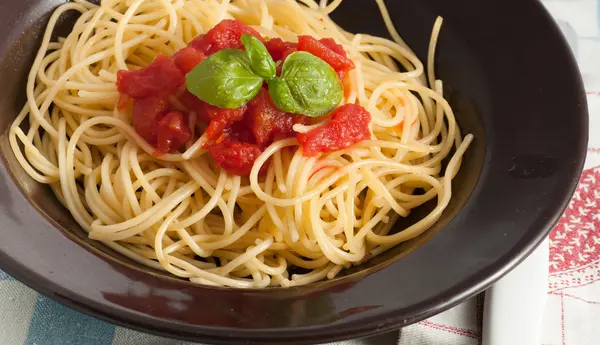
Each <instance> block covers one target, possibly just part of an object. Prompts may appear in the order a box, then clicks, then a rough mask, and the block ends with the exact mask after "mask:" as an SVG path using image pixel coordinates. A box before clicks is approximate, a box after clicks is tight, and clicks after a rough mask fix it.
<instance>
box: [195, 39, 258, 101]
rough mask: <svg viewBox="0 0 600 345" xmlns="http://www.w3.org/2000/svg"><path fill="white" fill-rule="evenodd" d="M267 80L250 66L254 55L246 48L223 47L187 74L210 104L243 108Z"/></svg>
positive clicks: (198, 92) (196, 92) (200, 96)
mask: <svg viewBox="0 0 600 345" xmlns="http://www.w3.org/2000/svg"><path fill="white" fill-rule="evenodd" d="M263 81H264V80H263V78H261V77H260V76H258V75H256V74H255V73H254V72H253V71H252V69H251V68H250V59H248V55H246V53H245V52H244V51H242V50H239V49H223V50H219V51H218V52H216V53H214V54H213V55H211V56H209V57H208V58H206V59H205V60H204V61H202V62H201V63H200V64H198V65H197V66H196V67H194V69H193V70H192V71H190V73H188V74H187V76H186V87H187V89H188V91H189V92H191V93H192V94H194V95H195V96H196V97H198V98H200V99H201V100H203V101H204V102H206V103H208V104H212V105H214V106H217V107H219V108H239V107H241V106H242V105H244V104H246V103H248V102H249V101H250V100H251V99H253V98H254V97H256V95H258V92H259V91H260V88H261V87H262V84H263Z"/></svg>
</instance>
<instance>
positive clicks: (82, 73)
mask: <svg viewBox="0 0 600 345" xmlns="http://www.w3.org/2000/svg"><path fill="white" fill-rule="evenodd" d="M376 1H377V4H378V5H379V7H380V9H381V13H382V20H383V21H384V22H385V24H386V25H387V27H388V29H389V32H390V34H391V37H393V41H392V40H388V39H385V38H380V37H374V36H371V35H367V34H352V33H349V32H346V31H344V30H343V29H341V28H340V27H339V26H337V25H336V24H335V23H334V22H333V21H332V20H331V19H330V17H329V14H330V13H331V12H332V11H334V10H335V8H336V7H338V6H339V5H340V3H341V0H334V1H326V0H322V1H320V2H319V1H317V0H300V1H294V0H230V1H228V0H102V1H101V3H100V5H97V4H93V3H90V2H86V1H84V0H74V1H72V2H69V3H66V4H64V5H62V6H60V7H59V8H58V9H57V10H56V11H55V12H54V14H53V15H52V17H51V18H50V22H49V24H48V27H47V30H46V33H45V36H44V38H43V41H42V43H41V48H40V50H39V53H38V55H37V57H36V59H35V62H34V64H33V66H32V68H31V72H30V74H29V78H28V84H27V90H26V91H27V104H26V105H25V106H24V108H23V110H22V111H21V113H20V114H19V115H18V116H17V118H16V120H15V122H14V123H13V125H12V127H11V128H10V136H9V139H10V144H11V147H12V149H13V151H14V154H15V156H16V158H17V159H18V161H19V162H20V164H21V165H22V166H23V168H24V170H25V171H26V172H27V173H28V174H29V175H30V176H31V177H32V178H33V179H35V180H37V181H38V182H40V183H44V184H48V185H49V186H50V187H51V188H52V190H53V191H54V193H55V194H56V196H57V198H58V200H59V201H60V202H61V203H62V204H63V205H64V206H65V207H66V208H68V209H69V211H70V212H71V214H72V215H73V217H74V218H75V219H76V221H77V222H78V223H79V224H80V225H81V227H82V228H83V229H85V230H86V231H87V232H89V236H90V238H92V239H95V240H98V241H101V242H103V243H104V244H106V245H107V246H109V247H110V248H112V249H114V250H116V251H118V252H120V253H121V254H123V255H125V256H127V257H129V258H131V259H133V260H136V261H138V262H140V263H142V264H145V265H148V266H150V267H153V268H157V269H161V270H166V271H168V272H170V273H172V274H173V275H175V276H178V277H182V278H187V279H190V280H191V281H192V282H195V283H199V284H210V285H219V286H229V287H238V288H263V287H268V286H282V287H288V286H295V285H301V284H308V283H311V282H315V281H319V280H323V279H332V278H334V277H335V276H336V275H337V274H338V273H339V272H340V271H341V270H342V269H344V268H347V267H350V266H351V265H358V264H360V263H362V262H364V261H365V260H368V259H369V258H371V257H373V256H376V255H379V254H381V253H382V252H384V251H386V250H388V249H389V248H391V247H393V246H395V245H397V244H399V243H401V242H403V241H406V240H409V239H411V238H414V237H416V236H418V235H420V234H421V233H423V232H424V231H426V230H427V229H428V228H430V227H431V225H432V224H433V223H435V222H436V221H437V220H438V219H439V217H440V215H441V214H442V212H443V211H444V209H445V208H446V206H447V205H448V203H449V201H450V198H451V196H452V191H451V189H452V188H451V182H452V179H453V178H454V176H455V175H456V173H457V172H458V170H459V168H460V164H461V157H462V155H463V154H464V152H465V150H466V149H467V146H468V145H469V143H470V142H471V141H472V136H471V135H467V136H466V137H465V138H464V139H463V138H462V137H461V134H460V130H459V128H458V126H457V123H456V121H455V118H454V115H453V112H452V109H451V108H450V106H449V104H448V102H447V101H446V100H445V99H444V97H443V93H442V82H441V81H440V80H436V78H435V76H434V71H433V60H434V50H435V46H436V41H437V37H438V33H439V30H440V27H441V19H438V20H437V21H436V22H435V23H434V26H433V33H432V38H431V43H430V51H429V58H428V61H427V65H426V66H424V64H423V63H422V62H421V61H420V60H419V59H418V58H417V57H416V55H415V54H414V53H413V51H412V50H411V49H410V48H409V47H408V46H407V45H406V44H405V43H404V41H403V40H402V39H401V37H400V36H399V35H398V33H397V32H396V30H395V29H394V26H393V24H392V21H391V19H390V17H389V14H388V12H387V9H386V8H385V5H384V3H383V0H376ZM73 11H75V12H79V13H80V16H79V18H78V20H77V21H76V23H75V25H74V27H73V29H72V31H71V32H70V34H69V35H68V36H67V37H59V38H58V39H57V40H56V41H52V37H53V31H54V28H55V26H56V25H57V23H58V22H59V19H60V18H61V16H62V15H63V14H64V13H66V12H73ZM223 22H225V23H229V24H231V23H237V24H235V25H233V24H231V25H233V26H231V27H234V26H235V27H237V28H242V29H241V31H240V30H238V31H235V30H233V29H231V30H230V31H228V33H227V35H229V36H227V40H229V41H227V42H230V43H227V42H225V41H223V40H220V41H219V40H217V41H213V42H210V44H212V46H211V45H205V46H204V48H205V50H204V51H201V52H200V53H199V54H200V55H202V56H201V57H199V58H197V61H195V62H194V63H193V64H192V65H191V66H189V67H190V68H194V65H196V64H198V63H199V62H200V61H201V60H203V59H206V56H208V55H210V54H212V53H213V52H209V51H208V50H209V47H213V48H214V45H215V44H217V45H218V44H221V43H223V42H225V43H226V44H238V43H237V42H238V40H239V39H240V37H239V36H240V34H241V33H242V31H243V32H246V33H251V34H253V35H254V36H255V37H258V38H259V39H260V41H262V43H264V44H265V45H266V47H267V48H269V52H270V53H271V55H273V58H274V59H275V60H278V59H279V60H283V59H284V58H285V57H284V56H279V57H278V59H277V58H275V54H274V53H273V51H274V50H277V46H281V47H283V48H285V49H293V51H298V50H302V49H301V46H302V43H301V42H299V36H300V37H311V38H312V40H311V41H310V42H312V43H314V46H318V47H321V48H323V49H325V50H327V54H330V55H331V54H337V55H331V56H334V57H335V58H337V57H342V56H343V57H344V59H347V60H344V61H349V63H348V65H351V67H352V68H342V69H343V71H342V70H339V69H337V70H336V72H338V74H339V78H340V81H342V83H340V85H342V84H343V96H340V97H343V98H342V100H341V104H339V106H340V107H339V108H337V109H342V108H343V109H346V108H344V107H345V106H346V105H348V106H349V105H352V106H351V107H354V108H352V109H355V110H356V109H359V111H358V113H360V114H363V115H364V114H366V115H365V116H366V117H365V116H363V117H362V118H361V119H362V120H364V119H365V118H366V119H367V122H366V124H365V126H364V127H363V128H362V132H361V133H363V134H364V136H361V135H362V134H361V135H359V136H357V137H356V138H354V139H355V140H351V141H347V142H343V143H342V142H340V141H338V142H337V144H335V143H334V144H333V146H330V147H329V148H327V147H325V146H327V145H331V143H329V144H327V145H325V146H323V145H321V146H319V143H317V145H316V146H314V145H313V147H312V149H311V150H312V152H308V151H309V149H308V146H307V145H308V144H307V142H308V141H307V140H308V139H306V138H309V137H311V133H321V134H323V133H325V134H327V133H336V132H335V131H333V132H323V131H324V130H325V129H327V130H328V131H329V130H331V128H333V127H334V126H333V124H334V122H335V121H337V120H336V116H337V115H336V111H333V115H332V113H328V114H325V116H321V117H314V118H310V119H308V120H306V119H305V120H299V121H297V118H298V117H297V116H301V117H302V118H304V116H302V115H294V116H291V115H290V114H287V115H285V114H284V113H281V114H284V115H282V116H288V115H289V116H290V117H289V119H290V121H291V122H288V124H289V126H288V127H289V128H287V132H286V133H285V135H281V134H282V133H278V134H279V135H276V136H273V137H269V138H268V140H266V141H262V140H259V139H260V138H262V137H260V138H259V137H256V138H254V137H253V138H251V139H248V140H249V141H252V143H251V144H247V143H245V142H244V143H238V144H239V145H248V147H252V148H253V149H252V150H253V151H252V150H250V151H244V150H245V149H244V150H239V151H235V152H233V153H232V152H231V151H227V150H225V149H222V147H221V146H219V145H222V143H221V140H222V136H219V134H223V133H230V132H227V131H228V130H230V127H231V126H234V125H235V124H233V125H232V123H233V122H231V121H230V122H226V121H225V122H220V123H216V124H217V125H219V124H220V127H219V126H217V127H214V126H213V125H215V123H214V122H206V121H209V120H210V119H207V120H206V119H205V120H206V121H205V122H206V123H201V122H203V120H202V117H201V116H200V114H198V113H197V112H195V111H193V110H192V109H188V108H187V107H186V104H185V102H183V104H182V102H178V100H177V97H171V98H168V100H169V105H168V107H169V109H170V110H169V112H168V114H166V115H165V114H164V112H166V110H165V111H164V112H162V110H161V116H163V117H162V119H163V120H161V121H158V122H157V123H155V124H154V125H152V121H154V120H156V119H152V118H149V119H148V121H147V122H144V121H141V120H140V119H139V118H138V119H136V116H139V115H136V110H135V108H136V107H138V109H139V108H140V107H141V104H146V103H143V102H145V101H144V99H146V98H143V97H142V96H144V95H141V96H140V97H138V98H139V99H138V98H136V97H135V92H137V91H135V90H133V91H132V89H128V90H129V91H127V90H125V91H124V89H126V87H124V86H123V85H124V82H123V80H125V79H126V78H125V79H123V78H122V77H123V76H124V75H125V76H126V75H129V76H135V75H136V74H135V73H138V74H137V76H138V77H140V78H141V79H140V80H142V79H143V78H144V75H141V74H140V73H142V72H140V71H144V68H146V69H147V68H148V67H147V66H150V65H153V66H154V64H157V63H158V62H160V61H162V60H161V59H163V60H164V61H171V62H172V61H173V59H175V58H171V57H173V56H174V55H175V54H177V53H178V52H180V51H182V50H184V49H186V47H188V48H189V47H190V46H191V47H194V44H193V42H198V40H203V39H204V40H206V38H205V37H208V36H210V35H213V36H214V32H213V33H211V31H210V30H211V29H213V28H216V27H219V25H222V24H220V23H223ZM229 24H228V25H229ZM236 25H237V26H236ZM228 30H229V29H228ZM232 30H233V31H232ZM232 32H233V34H232ZM207 33H208V34H207ZM236 34H237V37H233V39H232V38H231V37H230V36H231V35H234V36H235V35H236ZM199 37H200V38H199ZM223 37H224V36H221V38H223ZM231 42H234V43H231ZM269 42H271V43H269ZM310 42H309V43H310ZM312 43H311V44H312ZM239 45H240V46H239V47H237V48H240V47H241V44H239ZM283 48H282V49H283ZM210 49H212V48H210ZM242 49H243V48H242ZM246 50H247V49H246ZM309 51H310V50H309ZM282 52H283V51H279V53H278V54H279V55H282V54H280V53H282ZM283 53H285V52H283ZM200 55H198V56H200ZM284 55H287V54H284ZM315 55H317V56H319V54H318V53H316V54H315ZM327 56H329V55H327ZM327 56H319V57H323V60H325V61H326V62H328V63H329V64H330V65H332V67H334V68H335V67H336V66H334V64H332V63H331V62H330V61H328V59H327ZM166 57H168V59H167V58H166ZM157 61H158V62H157ZM190 61H193V59H188V60H186V59H184V63H183V64H185V63H188V64H189V63H190ZM171 62H169V63H171ZM177 66H180V64H178V65H177ZM277 68H278V73H282V72H281V64H280V63H278V64H277ZM283 68H284V69H285V68H286V66H285V64H283ZM127 71H132V72H127ZM342 72H343V73H342ZM425 72H427V74H426V73H425ZM132 73H133V74H132ZM283 73H285V72H283ZM426 75H427V77H426ZM336 78H337V77H336ZM121 79H122V80H121ZM134 79H135V78H134ZM188 82H189V74H188ZM164 83H167V84H168V83H169V82H168V81H164ZM261 85H262V84H261ZM261 85H259V86H258V88H261V87H263V88H265V87H266V83H265V86H261ZM270 85H271V84H269V87H270ZM332 85H333V84H332ZM134 86H135V85H134ZM155 86H156V85H155ZM158 86H159V87H160V88H158V89H157V90H155V91H156V92H161V90H164V89H168V88H169V86H167V85H162V84H160V83H159V84H158ZM175 86H177V85H175ZM263 90H266V89H263ZM270 91H271V90H270ZM270 91H269V92H270ZM182 92H187V91H184V90H183V91H182V90H181V87H179V89H178V91H176V92H175V96H180V95H181V94H182ZM269 92H267V91H261V93H259V94H258V96H257V99H258V98H259V97H262V98H261V99H262V101H263V103H264V104H267V106H268V107H270V108H269V109H270V110H269V111H270V113H269V114H275V113H277V114H279V113H280V112H278V111H279V110H277V109H276V108H275V107H274V106H273V103H272V102H273V101H274V100H270V99H269V98H270V96H269ZM132 94H134V95H133V96H134V97H131V95H132ZM340 95H342V94H340ZM173 98H175V99H173ZM198 101H200V100H198ZM136 102H138V103H136ZM200 102H201V101H200ZM252 102H258V101H254V100H253V101H250V103H248V106H247V107H252V104H253V103H252ZM132 103H133V104H134V105H133V106H132ZM163 106H164V105H161V107H163ZM164 107H167V106H164ZM244 107H246V106H245V105H244ZM349 107H350V106H349ZM158 108H159V106H158V105H156V104H151V105H149V106H146V109H151V112H152V114H154V115H157V116H158V114H159V110H157V109H158ZM161 109H162V108H161ZM165 109H166V108H165ZM173 109H175V110H173ZM244 109H245V110H247V108H244ZM261 109H262V108H261ZM171 110H173V111H171ZM221 110H222V109H221ZM146 113H148V110H146ZM146 113H144V114H146ZM247 113H250V111H246V115H243V112H242V113H241V114H242V115H240V116H249V115H247ZM219 114H223V113H219ZM228 114H229V113H228ZM204 115H205V116H206V114H204ZM341 118H342V117H340V119H341ZM165 119H168V121H167V120H165ZM261 119H262V118H261ZM354 121H359V120H356V119H355V118H352V117H350V118H349V120H347V121H345V122H346V124H350V123H354ZM240 123H242V122H240ZM335 125H339V126H343V125H344V121H338V123H335ZM148 126H150V127H148ZM152 126H154V127H152ZM160 126H163V127H164V128H169V130H171V131H172V132H168V136H167V137H166V139H164V138H163V139H161V132H160V128H163V127H160ZM228 126H229V127H228ZM144 128H145V129H144ZM156 128H159V129H156ZM182 128H183V129H182ZM211 128H212V129H211ZM231 128H233V127H231ZM336 128H337V127H336ZM340 128H341V127H340ZM157 131H158V132H157ZM319 131H321V132H319ZM339 131H341V132H344V131H345V132H344V133H351V134H352V133H354V134H356V133H359V132H360V131H359V132H356V131H355V132H353V131H352V130H346V129H340V130H339ZM341 132H340V133H341ZM249 133H251V134H252V133H253V134H254V135H257V131H256V128H254V131H253V132H249ZM322 136H323V135H322ZM328 136H329V134H327V135H325V137H326V138H325V139H330V138H329V137H328ZM163 137H164V135H163ZM265 138H266V137H265ZM240 140H241V139H240ZM259 141H260V143H257V142H259ZM334 141H335V140H334ZM175 144H176V145H175ZM230 144H231V143H230ZM259 144H262V146H260V145H259ZM313 144H314V143H313ZM173 145H175V146H173ZM232 145H233V144H231V145H230V146H227V147H226V148H227V149H231V147H232ZM252 145H254V146H252ZM303 145H304V146H303ZM336 145H337V146H336ZM215 147H217V148H219V149H214V148H215ZM244 147H246V146H244ZM255 147H256V148H255ZM219 150H220V151H219ZM223 150H225V151H223ZM223 152H225V153H223ZM248 152H250V153H251V155H250V156H251V157H250V156H249V155H248ZM227 155H229V156H227ZM234 156H235V157H236V159H238V160H241V161H244V160H245V161H244V162H242V163H243V164H247V163H248V162H250V163H249V165H247V166H243V164H242V163H240V164H242V165H240V164H238V163H239V162H237V161H236V162H234V164H233V165H231V164H229V165H228V162H229V161H227V159H231V158H232V157H234ZM224 157H225V158H224ZM227 157H229V158H227ZM248 157H250V158H248ZM447 157H448V158H449V163H448V164H444V165H442V161H443V160H445V159H446V158H447ZM236 164H237V165H236ZM243 170H246V171H243ZM430 200H433V202H434V203H435V204H436V206H435V208H434V209H433V211H431V213H429V214H428V215H427V216H425V217H424V218H422V219H420V220H419V221H418V222H416V223H415V224H414V225H411V226H409V227H408V228H405V229H394V228H393V225H394V222H395V220H396V219H397V218H398V217H406V216H407V215H408V214H409V213H410V212H411V210H412V209H413V208H416V207H419V206H420V205H422V204H424V203H426V202H428V201H430ZM392 230H393V231H392Z"/></svg>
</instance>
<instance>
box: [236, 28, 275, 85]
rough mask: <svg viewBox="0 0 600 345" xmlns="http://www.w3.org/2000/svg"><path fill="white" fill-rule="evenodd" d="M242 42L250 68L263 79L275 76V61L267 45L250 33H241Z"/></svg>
mask: <svg viewBox="0 0 600 345" xmlns="http://www.w3.org/2000/svg"><path fill="white" fill-rule="evenodd" d="M242 44H243V45H244V48H246V54H248V58H250V68H252V70H253V71H254V73H256V74H257V75H259V76H261V77H262V78H263V79H265V80H269V79H272V78H273V77H275V61H273V58H272V57H271V54H269V51H268V50H267V47H265V45H264V44H263V43H262V42H261V41H260V40H259V39H258V38H256V37H254V36H253V35H250V34H244V35H242Z"/></svg>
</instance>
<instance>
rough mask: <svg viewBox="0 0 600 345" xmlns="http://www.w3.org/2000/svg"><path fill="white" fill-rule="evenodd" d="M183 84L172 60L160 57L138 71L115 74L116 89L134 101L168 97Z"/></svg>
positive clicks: (181, 76) (181, 77)
mask: <svg viewBox="0 0 600 345" xmlns="http://www.w3.org/2000/svg"><path fill="white" fill-rule="evenodd" d="M184 82H185V77H184V75H183V74H182V73H181V72H180V71H179V68H177V66H176V65H175V63H174V62H173V59H171V58H169V57H166V56H162V55H160V56H158V57H157V58H156V59H154V61H152V63H151V64H150V65H148V66H146V67H144V68H142V69H140V70H138V71H124V70H121V71H119V72H117V89H118V90H119V92H121V93H124V94H127V95H129V96H131V97H133V98H135V99H141V98H146V97H160V96H167V95H170V94H172V93H173V92H175V90H176V89H177V88H178V87H179V86H180V85H181V84H183V83H184Z"/></svg>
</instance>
